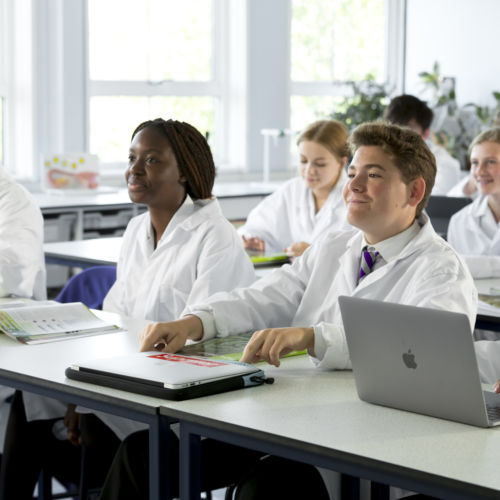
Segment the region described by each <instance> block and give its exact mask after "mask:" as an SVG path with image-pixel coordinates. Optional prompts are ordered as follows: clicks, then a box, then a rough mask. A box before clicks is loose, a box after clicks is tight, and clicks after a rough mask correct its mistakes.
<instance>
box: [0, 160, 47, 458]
mask: <svg viewBox="0 0 500 500" xmlns="http://www.w3.org/2000/svg"><path fill="white" fill-rule="evenodd" d="M10 295H13V296H17V297H26V298H34V299H39V300H43V299H45V298H46V297H47V290H46V276H45V257H44V254H43V217H42V213H41V211H40V208H39V207H38V205H37V204H36V202H35V200H34V198H33V197H32V196H31V194H30V193H28V191H27V190H26V189H25V188H24V187H23V186H21V185H19V184H17V183H16V182H15V181H14V180H13V179H12V178H11V177H10V176H9V175H8V174H7V173H6V172H4V171H3V169H2V168H0V297H8V296H10ZM13 392H14V391H13V389H11V388H9V387H0V453H1V450H2V448H3V437H4V432H5V426H6V423H7V422H6V415H7V414H8V405H7V403H6V402H5V400H6V398H7V397H9V396H10V395H11V394H12V393H13Z"/></svg>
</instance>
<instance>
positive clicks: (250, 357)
mask: <svg viewBox="0 0 500 500" xmlns="http://www.w3.org/2000/svg"><path fill="white" fill-rule="evenodd" d="M351 144H352V152H353V153H354V157H353V160H352V162H351V164H350V166H349V168H348V182H347V183H346V185H345V187H344V192H343V195H344V200H345V202H346V205H347V220H348V222H349V223H350V224H351V225H352V226H354V227H356V228H358V229H357V230H351V231H347V232H341V233H329V234H328V235H327V236H326V237H325V238H324V239H323V240H322V241H321V242H320V243H319V244H318V245H312V246H311V247H310V248H308V249H307V250H306V252H305V253H304V255H303V256H302V257H301V258H300V259H297V260H296V261H295V262H294V263H293V264H292V265H291V266H290V265H285V266H283V267H282V268H280V269H279V270H276V271H275V272H274V273H273V274H271V275H269V276H267V277H265V278H263V279H261V280H259V281H257V282H255V283H254V284H253V285H252V286H251V287H249V288H243V289H238V290H233V292H230V293H220V294H217V295H215V296H213V297H211V298H210V299H208V300H207V301H205V302H204V303H202V304H198V305H194V306H191V307H189V308H188V310H187V315H186V316H185V317H182V318H181V319H179V320H177V321H173V322H170V323H156V324H153V325H150V326H148V327H147V328H146V329H145V330H144V331H143V332H142V347H141V349H142V350H150V349H158V350H162V351H165V352H175V351H177V350H179V349H180V348H181V347H182V346H183V345H184V344H185V342H186V341H187V339H191V340H195V341H198V340H204V339H208V338H211V337H213V336H215V335H216V334H217V335H219V336H225V335H230V334H233V333H238V332H244V331H249V330H258V331H256V332H255V333H254V335H253V336H252V338H251V340H250V341H249V343H248V344H247V346H246V348H245V350H244V353H243V357H242V361H246V362H256V361H260V360H264V361H267V362H268V363H271V364H273V365H276V366H279V364H280V357H281V356H283V355H285V354H287V353H288V352H290V351H291V350H295V349H297V350H302V349H307V350H308V352H309V355H310V356H311V359H312V361H313V362H314V364H315V365H316V366H318V367H319V368H325V369H348V368H350V366H351V364H350V360H349V355H348V349H347V345H346V340H345V335H344V329H343V325H342V318H341V315H340V310H339V306H338V301H337V299H338V297H339V296H340V295H350V296H356V297H364V298H371V299H379V300H385V301H391V302H397V303H401V304H408V305H414V306H422V307H431V308H437V309H444V310H449V311H456V312H461V313H465V314H467V316H468V318H469V320H470V323H471V331H472V326H473V325H474V321H475V316H476V307H477V292H476V289H475V287H474V283H473V280H472V277H471V275H470V273H469V271H468V270H467V268H466V266H465V265H464V263H463V262H462V260H461V258H460V257H459V256H458V254H457V253H456V252H455V251H454V250H453V249H452V248H451V247H450V245H448V244H447V243H446V242H445V241H444V240H443V239H442V238H440V237H439V236H438V235H437V234H436V233H435V231H434V229H433V228H432V225H431V224H430V223H429V219H428V217H427V216H426V215H425V214H424V213H423V209H424V207H425V204H426V202H427V199H428V197H429V194H430V192H431V190H432V186H433V182H434V177H435V174H436V164H435V159H434V156H433V155H432V153H431V152H430V150H429V148H428V147H427V145H426V144H425V142H424V140H423V139H422V137H421V136H420V135H419V134H417V133H415V132H414V131H412V130H410V129H406V128H405V129H403V128H400V127H398V126H395V125H390V124H384V123H374V124H364V125H361V126H360V127H358V128H357V129H356V130H355V131H354V132H353V135H352V137H351ZM363 249H366V250H367V251H373V252H379V255H378V256H375V254H374V261H375V262H374V266H373V270H372V271H371V272H370V273H367V275H365V276H364V277H363V278H359V276H360V265H361V255H362V250H363ZM147 442H148V439H147V433H136V434H134V435H132V436H130V437H129V438H127V439H126V440H125V441H124V442H123V444H122V446H121V447H120V449H119V451H118V454H117V456H116V457H115V461H114V463H113V467H112V469H111V471H110V474H109V475H108V478H107V480H106V483H105V487H104V490H103V495H102V498H105V499H110V498H119V495H120V489H121V488H124V489H126V491H127V493H128V494H129V495H130V496H129V498H140V497H141V495H144V494H145V492H146V491H147V473H146V474H145V475H144V473H145V472H147V468H145V467H144V462H143V460H144V457H145V456H147ZM203 447H207V448H208V447H210V452H211V455H208V457H209V458H212V459H213V461H214V462H215V463H217V466H218V468H219V469H224V466H225V463H226V461H227V460H225V458H224V457H225V455H223V454H219V453H218V452H217V446H216V445H214V442H213V441H211V440H209V439H207V440H204V441H202V448H203ZM234 448H235V449H238V448H237V447H234ZM225 452H226V453H227V449H226V450H225ZM171 466H172V468H173V469H174V468H175V466H176V465H175V464H172V465H171ZM240 471H241V473H242V474H243V473H244V472H245V471H244V470H243V469H240ZM131 473H132V474H134V476H133V477H128V478H127V474H128V475H129V476H130V474H131ZM136 474H137V477H136ZM138 478H142V479H138ZM205 481H206V482H205V484H204V487H207V486H208V487H210V482H209V478H205ZM278 482H279V484H280V485H283V486H286V484H287V483H288V481H283V482H280V481H279V480H278ZM295 485H296V481H294V482H293V484H292V485H291V486H292V493H293V490H294V487H295ZM171 486H172V487H173V491H174V492H175V491H176V488H177V484H175V483H174V484H172V485H171ZM174 495H175V493H174ZM283 496H284V497H285V496H286V495H285V494H284V495H283ZM287 498H295V496H290V497H287Z"/></svg>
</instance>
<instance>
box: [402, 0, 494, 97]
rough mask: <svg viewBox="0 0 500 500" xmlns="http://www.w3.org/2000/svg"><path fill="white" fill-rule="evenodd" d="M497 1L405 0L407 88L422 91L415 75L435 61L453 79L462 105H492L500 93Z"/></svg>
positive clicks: (430, 67) (428, 69)
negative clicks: (497, 93) (495, 95)
mask: <svg viewBox="0 0 500 500" xmlns="http://www.w3.org/2000/svg"><path fill="white" fill-rule="evenodd" d="M499 26H500V1H499V0H407V45H406V47H407V50H406V89H405V90H406V92H407V93H410V94H416V95H419V94H421V89H422V87H421V84H419V78H418V73H419V72H421V71H430V70H431V69H432V66H433V64H434V61H438V62H439V64H440V66H441V74H442V75H443V76H450V77H455V78H456V93H457V100H458V102H459V103H460V104H466V103H468V102H474V103H476V104H479V105H490V106H491V105H494V104H495V100H494V98H493V97H492V95H491V92H492V91H500V55H499V50H498V49H499V45H500V35H499Z"/></svg>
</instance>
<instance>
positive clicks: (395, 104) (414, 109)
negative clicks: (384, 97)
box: [384, 94, 464, 196]
mask: <svg viewBox="0 0 500 500" xmlns="http://www.w3.org/2000/svg"><path fill="white" fill-rule="evenodd" d="M384 118H385V119H386V120H388V121H389V122H391V123H394V124H396V125H401V126H404V127H409V128H411V129H412V130H415V132H417V133H419V134H420V135H421V136H422V137H423V138H424V139H425V140H426V141H427V145H428V146H429V149H430V150H431V152H432V154H433V155H434V157H435V158H436V168H437V172H436V179H435V182H434V187H433V189H432V194H433V195H446V194H448V192H449V191H450V190H451V189H452V188H454V186H456V184H457V183H458V182H459V181H460V162H459V161H458V160H457V159H456V158H453V157H452V156H451V155H450V154H449V153H448V151H446V149H445V148H443V147H442V146H439V145H438V144H436V143H434V142H433V141H432V140H431V139H430V134H431V123H432V120H433V118H434V113H433V111H432V109H431V108H429V106H427V104H425V102H424V101H421V100H420V99H418V98H417V97H415V96H413V95H408V94H403V95H400V96H397V97H395V98H394V99H392V100H391V102H390V103H389V106H387V109H386V110H385V112H384ZM458 196H464V194H460V195H458Z"/></svg>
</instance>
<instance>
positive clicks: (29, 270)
mask: <svg viewBox="0 0 500 500" xmlns="http://www.w3.org/2000/svg"><path fill="white" fill-rule="evenodd" d="M10 296H13V297H27V298H33V299H36V300H42V299H45V298H46V297H47V290H46V283H45V258H44V254H43V217H42V213H41V211H40V208H39V207H38V205H37V204H36V202H35V200H34V198H33V196H31V194H30V193H28V191H27V190H26V189H25V188H24V187H23V186H21V185H19V184H17V183H16V182H14V181H13V180H12V178H11V177H10V176H9V175H8V174H7V173H6V172H4V170H3V168H2V167H1V166H0V297H10Z"/></svg>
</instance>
